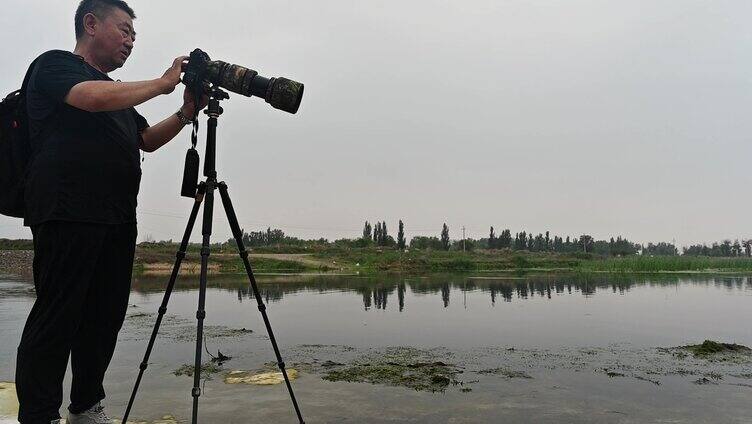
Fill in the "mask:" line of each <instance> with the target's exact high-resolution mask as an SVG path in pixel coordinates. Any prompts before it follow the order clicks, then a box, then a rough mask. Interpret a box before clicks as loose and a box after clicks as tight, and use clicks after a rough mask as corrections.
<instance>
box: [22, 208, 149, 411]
mask: <svg viewBox="0 0 752 424" xmlns="http://www.w3.org/2000/svg"><path fill="white" fill-rule="evenodd" d="M32 233H33V234H34V286H35V288H36V293H37V299H36V302H34V306H33V308H32V309H31V313H30V314H29V318H28V319H27V321H26V326H25V327H24V330H23V335H22V336H21V343H20V345H19V347H18V357H17V361H16V392H17V394H18V400H19V402H20V409H19V415H18V420H19V421H20V422H21V423H23V424H27V423H33V424H36V423H44V424H49V422H50V421H51V420H55V419H58V418H60V415H59V410H60V406H61V404H62V401H63V378H64V377H65V371H66V368H67V367H68V356H69V355H70V357H71V369H72V371H73V383H72V387H71V404H70V406H69V408H68V409H69V410H70V411H71V412H72V413H81V412H83V411H85V410H87V409H89V408H91V407H92V406H94V405H95V404H96V403H97V402H99V401H101V400H102V399H104V397H105V393H104V388H103V386H102V382H103V380H104V374H105V371H106V370H107V367H108V366H109V363H110V359H111V358H112V353H113V351H114V350H115V343H116V341H117V335H118V332H119V331H120V327H121V326H122V325H123V320H124V319H125V313H126V310H127V309H128V296H129V294H130V286H131V272H132V268H133V255H134V251H135V243H136V224H123V225H102V224H87V223H75V222H58V221H53V222H46V223H43V224H40V225H38V226H35V227H33V228H32Z"/></svg>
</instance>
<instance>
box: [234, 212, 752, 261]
mask: <svg viewBox="0 0 752 424" xmlns="http://www.w3.org/2000/svg"><path fill="white" fill-rule="evenodd" d="M229 241H232V240H229ZM243 242H244V243H245V244H246V245H247V246H248V247H259V246H272V245H293V246H303V245H306V244H310V243H311V242H315V243H318V244H330V243H329V241H328V240H327V239H324V238H320V239H318V240H303V239H299V238H297V237H290V236H287V235H286V234H285V233H284V232H283V231H282V230H279V229H272V228H271V227H269V228H267V229H266V230H262V231H251V232H245V231H243ZM333 243H334V244H335V245H339V246H345V247H355V248H357V247H369V246H378V247H386V248H394V249H399V250H405V249H407V248H410V249H420V250H427V249H431V250H443V251H450V250H455V251H456V250H459V251H462V250H467V251H473V250H477V249H488V250H503V249H507V250H512V251H528V252H553V253H577V252H582V253H592V254H597V255H604V256H609V255H610V256H628V255H636V254H642V255H649V256H677V255H679V254H680V251H679V249H678V248H677V247H676V245H675V244H673V243H667V242H658V243H647V244H640V243H635V242H632V241H630V240H628V239H627V238H625V237H622V236H618V237H616V238H613V237H611V238H610V239H608V240H596V239H595V238H594V237H592V236H591V235H589V234H582V235H579V236H559V235H554V234H551V233H550V232H549V231H546V232H545V233H538V234H535V233H533V232H528V231H524V230H523V231H519V232H515V233H514V234H512V232H511V230H509V229H508V228H507V229H504V230H502V231H501V232H498V233H497V231H496V229H495V228H494V227H493V226H492V227H490V230H489V234H488V237H484V238H480V239H473V238H465V239H464V240H462V239H460V240H458V239H454V240H452V239H451V238H450V230H449V226H448V225H447V224H446V223H444V224H443V225H442V227H441V230H440V231H439V232H438V235H437V236H415V237H413V238H412V239H410V240H409V242H408V240H407V239H406V237H405V224H404V222H403V221H402V220H399V221H398V224H397V237H396V239H395V238H394V237H393V236H392V235H391V234H389V228H388V226H387V223H386V221H377V222H376V223H375V224H372V223H371V222H369V221H365V223H364V225H363V232H362V234H361V237H360V238H358V239H354V240H353V239H339V240H335V241H334V242H333ZM681 254H682V255H686V256H711V257H742V256H746V257H750V256H752V240H742V241H739V240H735V241H733V242H732V241H731V240H723V241H721V242H715V243H712V244H710V245H706V244H695V245H692V246H689V247H684V248H683V249H682V250H681Z"/></svg>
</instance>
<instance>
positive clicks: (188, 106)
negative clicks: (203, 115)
mask: <svg viewBox="0 0 752 424" xmlns="http://www.w3.org/2000/svg"><path fill="white" fill-rule="evenodd" d="M208 104H209V96H207V95H206V94H202V95H201V100H199V102H198V105H197V104H196V100H195V99H194V96H193V93H192V92H191V90H190V89H189V88H188V87H185V90H183V106H182V107H181V108H180V110H182V111H183V114H184V115H185V116H187V117H189V118H193V117H194V116H196V113H197V112H199V111H201V110H203V109H204V108H205V107H206V105H208Z"/></svg>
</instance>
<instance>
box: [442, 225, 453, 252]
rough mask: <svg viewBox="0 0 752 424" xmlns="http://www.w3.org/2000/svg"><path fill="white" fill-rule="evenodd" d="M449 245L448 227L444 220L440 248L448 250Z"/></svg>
mask: <svg viewBox="0 0 752 424" xmlns="http://www.w3.org/2000/svg"><path fill="white" fill-rule="evenodd" d="M450 246H451V244H450V242H449V227H447V225H446V222H445V223H444V227H443V228H442V229H441V248H442V249H444V250H449V247H450Z"/></svg>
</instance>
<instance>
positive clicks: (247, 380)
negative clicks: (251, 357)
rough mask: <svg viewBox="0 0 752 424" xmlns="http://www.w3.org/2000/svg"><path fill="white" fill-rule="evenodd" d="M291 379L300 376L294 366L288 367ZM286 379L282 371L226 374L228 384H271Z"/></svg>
mask: <svg viewBox="0 0 752 424" xmlns="http://www.w3.org/2000/svg"><path fill="white" fill-rule="evenodd" d="M287 376H288V377H289V378H290V380H295V379H296V378H298V371H297V370H296V369H293V368H289V369H287ZM284 381H285V377H284V376H283V375H282V372H262V373H259V374H253V373H252V372H251V371H242V370H240V371H231V372H229V373H227V374H226V375H225V383H226V384H252V385H255V386H269V385H273V384H280V383H282V382H284Z"/></svg>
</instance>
